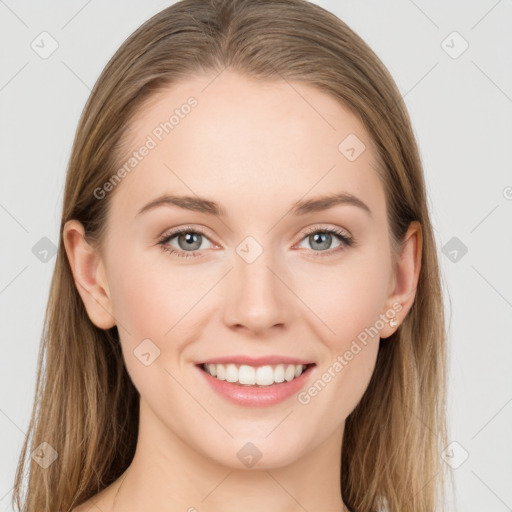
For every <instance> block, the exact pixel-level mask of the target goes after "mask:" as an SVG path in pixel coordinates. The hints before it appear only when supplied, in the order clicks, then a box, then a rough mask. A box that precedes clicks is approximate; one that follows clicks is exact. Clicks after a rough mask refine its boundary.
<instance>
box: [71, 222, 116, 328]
mask: <svg viewBox="0 0 512 512" xmlns="http://www.w3.org/2000/svg"><path fill="white" fill-rule="evenodd" d="M84 235H85V231H84V227H83V225H82V224H81V223H80V222H79V221H77V220H70V221H68V222H66V224H65V225H64V229H63V235H62V236H63V241H64V246H65V249H66V254H67V257H68V261H69V264H70V267H71V270H72V272H73V279H74V281H75V285H76V287H77V290H78V293H79V294H80V296H81V298H82V301H83V303H84V305H85V308H86V310H87V314H88V315H89V318H90V319H91V322H92V323H93V324H94V325H96V327H99V328H100V329H110V328H111V327H113V326H114V325H116V322H115V318H114V316H113V314H112V304H111V299H110V293H109V288H108V282H107V279H106V275H105V268H104V264H103V262H102V260H101V257H100V254H99V253H98V251H97V250H96V249H95V248H93V247H92V246H91V245H90V244H89V243H88V242H87V241H86V240H85V238H84Z"/></svg>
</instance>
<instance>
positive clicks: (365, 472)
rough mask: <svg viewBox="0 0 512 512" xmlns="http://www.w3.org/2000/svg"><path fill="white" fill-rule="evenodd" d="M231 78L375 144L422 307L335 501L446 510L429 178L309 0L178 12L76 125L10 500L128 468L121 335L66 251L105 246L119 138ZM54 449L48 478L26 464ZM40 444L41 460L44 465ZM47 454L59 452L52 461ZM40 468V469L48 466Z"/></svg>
mask: <svg viewBox="0 0 512 512" xmlns="http://www.w3.org/2000/svg"><path fill="white" fill-rule="evenodd" d="M227 67H230V68H232V69H234V70H237V71H239V72H242V73H244V74H245V75H247V76H251V77H254V78H257V79H260V80H283V79H285V80H287V81H300V82H303V83H307V84H309V85H312V86H315V87H317V88H319V89H320V90H322V91H323V92H325V93H327V94H330V95H332V96H333V97H334V98H336V99H337V100H339V102H340V103H342V104H343V105H344V106H345V107H347V108H349V109H350V110H351V111H352V112H353V113H355V114H356V115H357V116H358V117H359V118H360V119H361V120H362V122H363V123H364V126H365V127H366V129H367V130H368V133H369V134H370V137H371V139H372V141H373V143H374V144H375V148H376V152H377V155H376V156H377V158H378V160H379V162H380V165H379V168H378V173H379V176H380V178H381V180H382V183H383V186H384V188H385V193H386V205H387V213H388V222H389V226H390V231H391V235H390V236H391V244H392V247H393V249H394V253H395V254H396V251H397V249H398V248H399V247H400V242H401V241H402V240H403V236H404V234H405V233H406V231H407V228H408V226H409V224H410V223H411V222H412V221H418V222H419V224H420V225H421V231H422V236H423V244H422V267H421V272H420V277H419V283H418V287H417V292H416V298H415V302H414V304H413V306H412V309H411V310H410V312H409V314H408V315H407V317H406V318H405V320H404V322H403V323H402V324H401V325H400V327H399V329H398V330H397V331H396V332H395V333H394V334H393V335H392V336H391V337H390V338H388V339H385V340H381V342H380V347H379V353H378V356H377V364H376V368H375V371H374V373H373V376H372V378H371V381H370V383H369V386H368V388H367V390H366V392H365V394H364V395H363V397H362V399H361V401H360V402H359V404H358V405H357V407H356V408H355V409H354V411H353V412H352V413H351V414H350V416H349V417H348V418H347V420H346V425H345V432H344V439H343V451H342V453H343V455H342V461H341V464H342V481H341V482H340V486H341V492H342V496H343V499H344V501H345V503H346V504H347V505H348V506H349V507H350V508H351V509H352V510H353V511H355V512H371V511H374V510H377V509H383V508H385V509H387V510H389V511H390V512H412V511H414V512H417V511H422V512H429V511H434V510H436V509H437V506H438V504H439V500H440V498H441V497H444V495H445V487H444V486H445V481H446V476H445V465H444V464H443V462H442V461H441V459H440V452H441V450H442V449H443V448H444V447H445V446H446V444H447V427H446V410H445V400H446V396H445V395H446V382H445V379H446V360H445V359H446V345H445V344H446V336H445V319H444V308H443V302H442V289H441V276H440V272H439V268H438V261H437V251H436V245H435V239H434V236H433V232H432V226H431V221H430V218H429V211H428V204H427V196H426V189H425V183H424V176H423V170H422V164H421V161H420V157H419V154H418V149H417V145H416V141H415V137H414V134H413V131H412V128H411V123H410V119H409V116H408V113H407V110H406V108H405V106H404V104H403V101H402V98H401V95H400V92H399V90H398V88H397V87H396V85H395V83H394V81H393V79H392V77H391V76H390V74H389V72H388V71H387V69H386V68H385V67H384V65H383V64H382V62H381V61H380V60H379V59H378V57H377V56H376V55H375V54H374V52H373V51H372V50H371V49H370V48H369V47H368V46H367V45H366V43H365V42H364V41H363V40H362V39H361V38H360V37H359V36H358V35H357V34H355V33H354V32H353V31H352V30H351V29H350V28H349V27H348V26H347V25H346V24H345V23H344V22H342V21H341V20H339V19H338V18H337V17H336V16H334V15H333V14H332V13H330V12H328V11H326V10H324V9H323V8H321V7H319V6H317V5H315V4H312V3H309V2H307V1H305V0H267V1H264V0H211V1H210V0H182V1H179V2H177V3H175V4H173V5H171V6H170V7H168V8H166V9H164V10H163V11H161V12H159V13H158V14H156V15H155V16H153V17H152V18H151V19H149V20H148V21H147V22H145V23H144V24H143V25H142V26H141V27H140V28H139V29H138V30H136V31H135V32H134V33H133V34H132V35H131V36H130V37H129V38H128V39H127V40H126V41H125V42H124V43H123V45H122V46H121V47H120V48H119V50H118V51H117V52H116V54H115V55H114V56H113V57H112V59H111V60H110V61H109V63H108V64H107V66H106V67H105V69H104V70H103V72H102V74H101V76H100V77H99V79H98V81H97V82H96V84H95V86H94V89H93V91H92V93H91V95H90V97H89V99H88V102H87V104H86V106H85V108H84V111H83V113H82V116H81V119H80V122H79V125H78V129H77V132H76V136H75V140H74V144H73V149H72V153H71V157H70V161H69V166H68V170H67V178H66V186H65V195H64V202H63V213H62V221H61V229H60V239H59V248H58V255H57V259H56V263H55V269H54V274H53V279H52V282H51V289H50V296H49V301H48V307H47V310H46V318H45V325H44V331H43V335H42V340H41V346H40V353H39V363H38V365H39V366H38V375H37V387H36V394H35V400H34V407H33V412H32V418H31V421H30V425H29V435H28V436H27V439H26V440H25V443H24V446H23V449H22V453H21V456H20V461H19V465H18V470H17V473H16V482H15V488H14V495H13V505H14V506H15V507H17V509H18V510H23V511H24V512H36V511H37V512H55V511H57V510H58V511H69V510H71V509H72V508H73V507H75V506H77V505H78V504H80V503H82V502H84V501H86V500H87V499H88V498H90V497H92V496H93V495H95V494H97V493H98V492H100V491H101V490H102V489H104V488H105V487H107V486H108V485H110V484H111V483H112V482H113V481H114V480H116V479H117V478H118V477H119V476H120V475H121V474H122V473H123V472H124V471H125V470H126V468H127V467H128V466H129V464H130V462H131V460H132V458H133V455H134V453H135V447H136V442H137V434H138V415H139V395H138V392H137V390H136V388H135V387H134V385H133V383H132V382H131V380H130V378H129V376H128V374H127V372H126V369H125V366H124V362H123V358H122V353H121V350H120V344H119V336H118V331H117V327H115V326H114V327H113V328H111V329H108V330H102V329H99V328H97V327H96V326H95V325H94V324H93V323H92V322H91V321H90V319H89V317H88V315H87V312H86V309H85V307H84V304H83V302H82V300H81V298H80V296H79V294H78V291H77V289H76V287H75V284H74V281H73V276H72V272H71V268H70V265H69V262H68V259H67V257H66V253H65V248H64V244H63V239H62V233H63V227H64V224H65V223H66V221H68V220H70V219H77V220H79V221H80V222H81V223H82V224H83V225H84V228H85V231H86V234H87V238H88V240H89V241H90V243H94V244H98V246H100V244H101V241H102V237H103V234H104V229H105V225H106V221H105V219H106V214H107V211H108V207H109V204H110V199H111V196H112V194H109V195H107V196H106V197H105V198H104V199H102V200H98V199H97V198H96V196H95V194H94V191H95V190H96V189H97V188H98V187H101V186H102V185H103V184H104V183H106V182H107V181H108V180H109V178H110V177H111V176H112V175H113V174H114V173H115V172H116V170H117V169H118V168H119V165H120V162H121V154H122V149H123V135H125V134H126V127H127V126H129V124H130V121H131V120H132V119H133V117H134V116H135V115H136V114H137V112H138V111H139V110H140V108H141V106H142V105H143V102H144V101H145V100H147V99H148V98H150V97H151V95H152V94H154V93H155V92H156V91H158V90H160V89H161V88H163V87H166V86H168V85H170V84H172V83H175V82H176V81H178V80H181V79H186V78H187V77H191V76H193V75H197V74H199V73H206V72H208V73H220V72H221V71H223V70H224V69H225V68H227ZM42 443H48V445H50V447H51V448H52V449H53V450H55V452H56V453H57V454H58V457H57V459H56V460H55V461H54V462H53V463H52V464H50V465H49V466H48V467H46V468H44V467H42V466H41V465H40V464H38V463H37V461H35V460H29V461H28V462H29V463H30V465H29V471H28V475H27V476H28V485H27V489H26V492H25V493H24V494H23V496H22V490H21V487H22V482H23V480H24V473H25V471H24V470H25V468H26V467H27V465H28V464H27V461H26V460H25V459H26V457H27V454H30V453H33V451H34V450H35V449H36V448H38V447H39V449H40V450H41V448H40V445H41V444H42ZM48 445H43V453H44V449H46V450H47V453H48V449H49V447H48ZM49 453H50V454H52V453H53V452H51V450H50V452H49ZM47 456H48V455H47Z"/></svg>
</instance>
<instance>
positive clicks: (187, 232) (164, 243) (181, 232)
mask: <svg viewBox="0 0 512 512" xmlns="http://www.w3.org/2000/svg"><path fill="white" fill-rule="evenodd" d="M174 238H176V242H177V244H178V247H176V246H173V245H169V242H171V240H173V239H174ZM205 240H208V238H207V237H206V235H205V233H204V232H203V231H202V230H200V229H197V228H189V227H183V228H179V229H175V230H174V231H172V232H171V233H166V234H165V235H164V236H163V237H161V238H160V240H159V241H158V245H160V248H161V249H162V250H163V251H166V252H170V253H171V254H174V255H175V256H178V257H180V258H194V257H196V256H201V254H198V253H196V252H193V251H198V250H200V249H207V248H208V247H204V246H203V242H204V241H205Z"/></svg>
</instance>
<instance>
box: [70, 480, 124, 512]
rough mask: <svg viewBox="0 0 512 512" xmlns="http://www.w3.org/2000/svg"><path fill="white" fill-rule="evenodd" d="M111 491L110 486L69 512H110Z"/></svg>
mask: <svg viewBox="0 0 512 512" xmlns="http://www.w3.org/2000/svg"><path fill="white" fill-rule="evenodd" d="M112 491H113V489H112V485H111V486H109V487H107V488H106V489H103V491H101V492H100V493H98V494H96V495H95V496H92V497H91V498H89V499H88V500H87V501H84V502H83V503H82V504H81V505H78V506H77V507H75V508H74V509H73V510H72V511H71V512H100V511H101V512H111V511H112V503H113V499H114V498H113V493H112Z"/></svg>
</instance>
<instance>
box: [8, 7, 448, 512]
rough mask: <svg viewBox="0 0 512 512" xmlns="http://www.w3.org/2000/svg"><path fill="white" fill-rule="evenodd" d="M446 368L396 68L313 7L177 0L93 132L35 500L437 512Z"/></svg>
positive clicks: (98, 109) (132, 50)
mask: <svg viewBox="0 0 512 512" xmlns="http://www.w3.org/2000/svg"><path fill="white" fill-rule="evenodd" d="M43 357H44V358H45V359H46V364H45V365H43V364H42V361H43ZM445 358H446V347H445V329H444V316H443V304H442V296H441V287H440V275H439V269H438V265H437V257H436V248H435V241H434V237H433V234H432V226H431V222H430V219H429V212H428V207H427V200H426V192H425V184H424V177H423V171H422V167H421V161H420V158H419V155H418V150H417V146H416V142H415V139H414V135H413V132H412V128H411V124H410V120H409V117H408V114H407V112H406V110H405V108H404V105H403V103H402V100H401V97H400V94H399V91H398V89H397V87H396V85H395V84H394V82H393V79H392V78H391V76H390V75H389V73H388V71H387V70H386V69H385V67H384V66H383V64H382V63H381V62H380V61H379V59H378V58H377V57H376V56H375V54H374V53H373V52H372V51H371V50H370V49H369V47H368V46H367V45H366V44H365V43H364V42H363V41H362V40H361V39H360V38H359V37H358V36H357V35H356V34H355V33H354V32H352V31H351V30H350V29H349V28H348V27H347V26H346V25H345V24H344V23H343V22H342V21H340V20H339V19H338V18H336V17H335V16H334V15H332V14H330V13H329V12H327V11H325V10H324V9H322V8H320V7H318V6H316V5H314V4H310V3H308V2H306V1H303V0H275V1H274V0H273V1H270V2H267V1H265V2H263V1H254V0H253V1H248V0H229V1H227V0H226V1H222V0H212V1H201V0H182V1H180V2H178V3H176V4H174V5H172V6H171V7H169V8H167V9H164V10H163V11H161V12H160V13H158V14H157V15H156V16H154V17H153V18H151V19H150V20H149V21H147V22H146V23H144V25H142V26H141V27H140V28H139V29H138V30H137V31H136V32H135V33H134V34H132V36H130V37H129V38H128V39H127V41H125V43H124V44H123V45H122V46H121V48H120V49H119V50H118V52H117V53H116V54H115V55H114V57H113V58H112V59H111V61H110V62H109V64H108V65H107V66H106V68H105V70H104V71H103V73H102V75H101V76H100V78H99V79H98V82H97V83H96V85H95V87H94V90H93V91H92V94H91V96H90V98H89V101H88V103H87V105H86V107H85V109H84V112H83V114H82V118H81V120H80V123H79V126H78V130H77V133H76V137H75V142H74V146H73V151H72V155H71V159H70V163H69V168H68V174H67V182H66V190H65V197H64V207H63V215H62V224H61V237H60V243H59V253H58V258H57V262H56V268H55V272H54V277H53V281H52V287H51V293H50V299H49V304H48V309H47V318H46V328H45V332H44V336H43V344H42V352H41V358H40V363H39V365H40V366H39V368H40V369H39V374H38V395H37V399H36V401H35V405H34V411H33V417H32V421H31V424H30V434H31V436H30V437H31V438H32V439H31V442H30V445H29V442H28V441H27V442H26V443H25V446H24V447H23V453H22V456H21V459H20V464H19V467H18V473H17V482H16V487H15V499H16V503H17V506H18V508H19V509H21V507H24V508H23V510H26V511H27V512H28V511H30V512H32V511H35V510H37V511H43V510H44V511H48V512H49V511H52V512H54V511H56V510H59V511H63V510H66V511H69V510H75V511H78V512H84V511H87V510H91V511H92V510H101V511H103V512H110V511H113V512H116V511H125V512H127V511H132V510H133V511H135V510H146V509H148V510H159V511H164V512H165V511H177V510H189V511H193V510H199V511H206V510H209V511H217V510H226V507H229V508H231V509H234V508H237V509H240V510H244V511H253V510H261V509H266V510H269V511H283V510H299V509H300V510H322V511H324V510H325V511H333V512H334V511H348V510H350V511H353V512H356V511H357V512H370V511H375V510H389V511H392V512H398V511H400V512H407V511H419V510H421V511H434V510H436V507H437V506H438V505H439V503H440V500H441V498H442V495H443V491H444V479H445V475H444V471H445V468H444V467H443V466H442V465H441V464H442V462H441V459H440V452H441V450H442V449H443V448H444V447H445V446H446V444H447V436H446V425H445V422H446V418H445V365H446V361H445ZM28 450H30V452H31V454H32V461H31V466H30V480H29V485H28V489H27V494H26V497H25V499H24V501H23V503H22V497H21V483H22V475H23V472H24V463H23V461H24V458H25V455H26V454H27V452H28Z"/></svg>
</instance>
